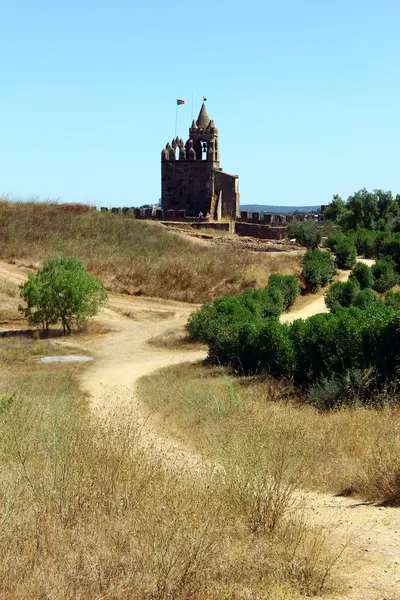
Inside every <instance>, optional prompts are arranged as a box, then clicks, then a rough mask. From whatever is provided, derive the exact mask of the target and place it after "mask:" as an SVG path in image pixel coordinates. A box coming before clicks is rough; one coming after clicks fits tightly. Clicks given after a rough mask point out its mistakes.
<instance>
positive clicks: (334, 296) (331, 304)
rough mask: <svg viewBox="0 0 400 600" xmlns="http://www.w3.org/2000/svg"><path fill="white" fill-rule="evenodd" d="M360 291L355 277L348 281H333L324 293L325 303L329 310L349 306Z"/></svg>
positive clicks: (332, 310) (353, 302) (333, 310)
mask: <svg viewBox="0 0 400 600" xmlns="http://www.w3.org/2000/svg"><path fill="white" fill-rule="evenodd" d="M359 293H360V284H359V283H358V281H357V279H349V280H348V281H346V282H344V281H335V283H333V284H332V285H331V286H329V289H328V291H327V293H326V295H325V304H326V306H327V307H328V308H329V310H330V311H331V312H335V311H336V310H339V309H340V308H349V307H350V306H353V305H354V304H355V301H356V299H357V297H358V295H359Z"/></svg>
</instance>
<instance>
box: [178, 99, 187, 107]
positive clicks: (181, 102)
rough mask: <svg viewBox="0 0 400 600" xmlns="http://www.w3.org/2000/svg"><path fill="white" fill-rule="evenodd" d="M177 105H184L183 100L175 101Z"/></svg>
mask: <svg viewBox="0 0 400 600" xmlns="http://www.w3.org/2000/svg"><path fill="white" fill-rule="evenodd" d="M176 103H177V105H178V106H180V105H181V104H185V101H184V100H177V101H176Z"/></svg>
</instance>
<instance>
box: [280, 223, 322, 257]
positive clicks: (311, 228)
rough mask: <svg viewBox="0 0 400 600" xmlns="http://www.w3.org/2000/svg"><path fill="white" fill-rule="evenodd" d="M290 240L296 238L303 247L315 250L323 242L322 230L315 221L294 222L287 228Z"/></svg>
mask: <svg viewBox="0 0 400 600" xmlns="http://www.w3.org/2000/svg"><path fill="white" fill-rule="evenodd" d="M287 236H288V238H290V239H292V238H294V239H295V240H296V241H297V242H298V243H299V244H300V245H301V246H305V247H306V248H311V249H312V250H314V249H315V248H318V246H319V245H320V243H321V240H322V228H321V225H318V223H314V221H292V222H291V223H289V224H288V226H287Z"/></svg>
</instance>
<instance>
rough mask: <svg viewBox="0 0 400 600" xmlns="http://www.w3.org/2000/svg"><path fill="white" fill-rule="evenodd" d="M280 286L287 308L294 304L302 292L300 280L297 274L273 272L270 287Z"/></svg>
mask: <svg viewBox="0 0 400 600" xmlns="http://www.w3.org/2000/svg"><path fill="white" fill-rule="evenodd" d="M271 287H276V288H278V289H279V290H280V291H281V292H282V294H283V298H284V303H285V310H289V308H290V307H291V306H293V304H294V302H295V300H296V298H297V296H298V295H299V294H300V282H299V278H298V277H297V276H296V275H280V274H279V273H273V274H272V275H270V276H269V279H268V288H271Z"/></svg>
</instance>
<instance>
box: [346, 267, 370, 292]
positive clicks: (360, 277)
mask: <svg viewBox="0 0 400 600" xmlns="http://www.w3.org/2000/svg"><path fill="white" fill-rule="evenodd" d="M350 279H356V280H357V281H358V283H359V284H360V288H361V289H362V290H365V289H366V288H372V287H373V286H374V275H373V273H372V269H371V267H369V266H368V265H366V264H365V263H362V262H358V263H357V264H356V265H354V267H353V270H352V272H351V274H350Z"/></svg>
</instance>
